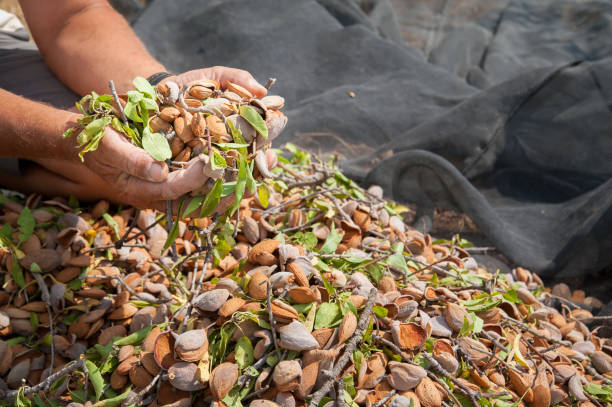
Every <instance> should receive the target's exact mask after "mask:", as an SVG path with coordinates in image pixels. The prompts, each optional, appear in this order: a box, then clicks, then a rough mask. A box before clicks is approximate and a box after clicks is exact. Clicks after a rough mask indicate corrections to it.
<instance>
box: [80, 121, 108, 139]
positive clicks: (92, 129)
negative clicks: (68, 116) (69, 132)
mask: <svg viewBox="0 0 612 407" xmlns="http://www.w3.org/2000/svg"><path fill="white" fill-rule="evenodd" d="M110 122H111V118H110V117H107V116H105V117H101V118H99V119H95V120H92V121H91V122H90V123H89V124H88V125H87V126H85V128H84V129H83V131H82V132H81V134H83V133H84V134H85V136H87V138H88V140H89V139H90V138H91V137H93V136H94V135H95V134H98V133H99V132H100V131H101V130H103V129H104V128H105V127H106V126H108V125H109V124H110Z"/></svg>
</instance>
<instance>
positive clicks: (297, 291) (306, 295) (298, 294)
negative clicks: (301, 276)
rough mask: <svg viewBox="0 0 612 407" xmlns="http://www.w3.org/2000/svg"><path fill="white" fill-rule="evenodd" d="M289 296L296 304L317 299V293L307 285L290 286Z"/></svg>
mask: <svg viewBox="0 0 612 407" xmlns="http://www.w3.org/2000/svg"><path fill="white" fill-rule="evenodd" d="M289 298H291V300H292V301H293V302H294V303H296V304H308V303H309V302H314V301H317V298H318V297H317V295H316V294H315V292H314V291H313V290H312V289H310V288H309V287H291V288H290V289H289Z"/></svg>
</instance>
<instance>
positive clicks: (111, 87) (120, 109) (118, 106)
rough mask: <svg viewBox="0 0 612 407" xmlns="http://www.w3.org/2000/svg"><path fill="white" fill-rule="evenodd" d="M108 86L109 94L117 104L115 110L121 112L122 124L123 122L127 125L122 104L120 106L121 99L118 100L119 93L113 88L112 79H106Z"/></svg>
mask: <svg viewBox="0 0 612 407" xmlns="http://www.w3.org/2000/svg"><path fill="white" fill-rule="evenodd" d="M108 87H109V88H110V91H111V94H112V95H113V99H115V103H116V104H117V110H119V113H121V120H123V124H125V125H126V126H127V125H129V122H128V119H127V116H126V115H125V112H124V111H123V106H121V100H119V95H117V89H115V83H114V82H113V80H112V79H111V80H110V81H108Z"/></svg>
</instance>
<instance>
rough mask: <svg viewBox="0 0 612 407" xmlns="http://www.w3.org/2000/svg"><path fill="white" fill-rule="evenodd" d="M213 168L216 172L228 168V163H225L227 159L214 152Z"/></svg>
mask: <svg viewBox="0 0 612 407" xmlns="http://www.w3.org/2000/svg"><path fill="white" fill-rule="evenodd" d="M211 166H212V168H213V169H214V170H217V169H220V168H227V162H226V161H225V158H223V157H222V156H221V154H219V153H218V152H217V151H214V152H213V155H212V163H211Z"/></svg>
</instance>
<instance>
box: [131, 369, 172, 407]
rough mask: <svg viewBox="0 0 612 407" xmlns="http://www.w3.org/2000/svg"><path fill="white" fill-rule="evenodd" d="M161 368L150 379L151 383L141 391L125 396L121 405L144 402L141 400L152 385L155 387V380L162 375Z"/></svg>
mask: <svg viewBox="0 0 612 407" xmlns="http://www.w3.org/2000/svg"><path fill="white" fill-rule="evenodd" d="M162 372H163V370H160V371H159V373H158V374H157V376H155V377H154V378H153V380H151V383H149V384H147V386H146V387H145V388H143V389H142V390H141V391H139V392H138V393H136V394H135V395H133V396H132V397H130V396H128V397H126V399H125V400H124V401H123V403H122V405H123V406H132V405H135V406H137V407H138V406H141V405H143V404H144V403H143V402H142V401H143V399H144V397H145V396H146V395H147V394H148V393H149V392H150V391H151V390H152V389H153V387H155V384H156V383H157V381H158V380H159V378H160V377H161V375H162Z"/></svg>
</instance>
